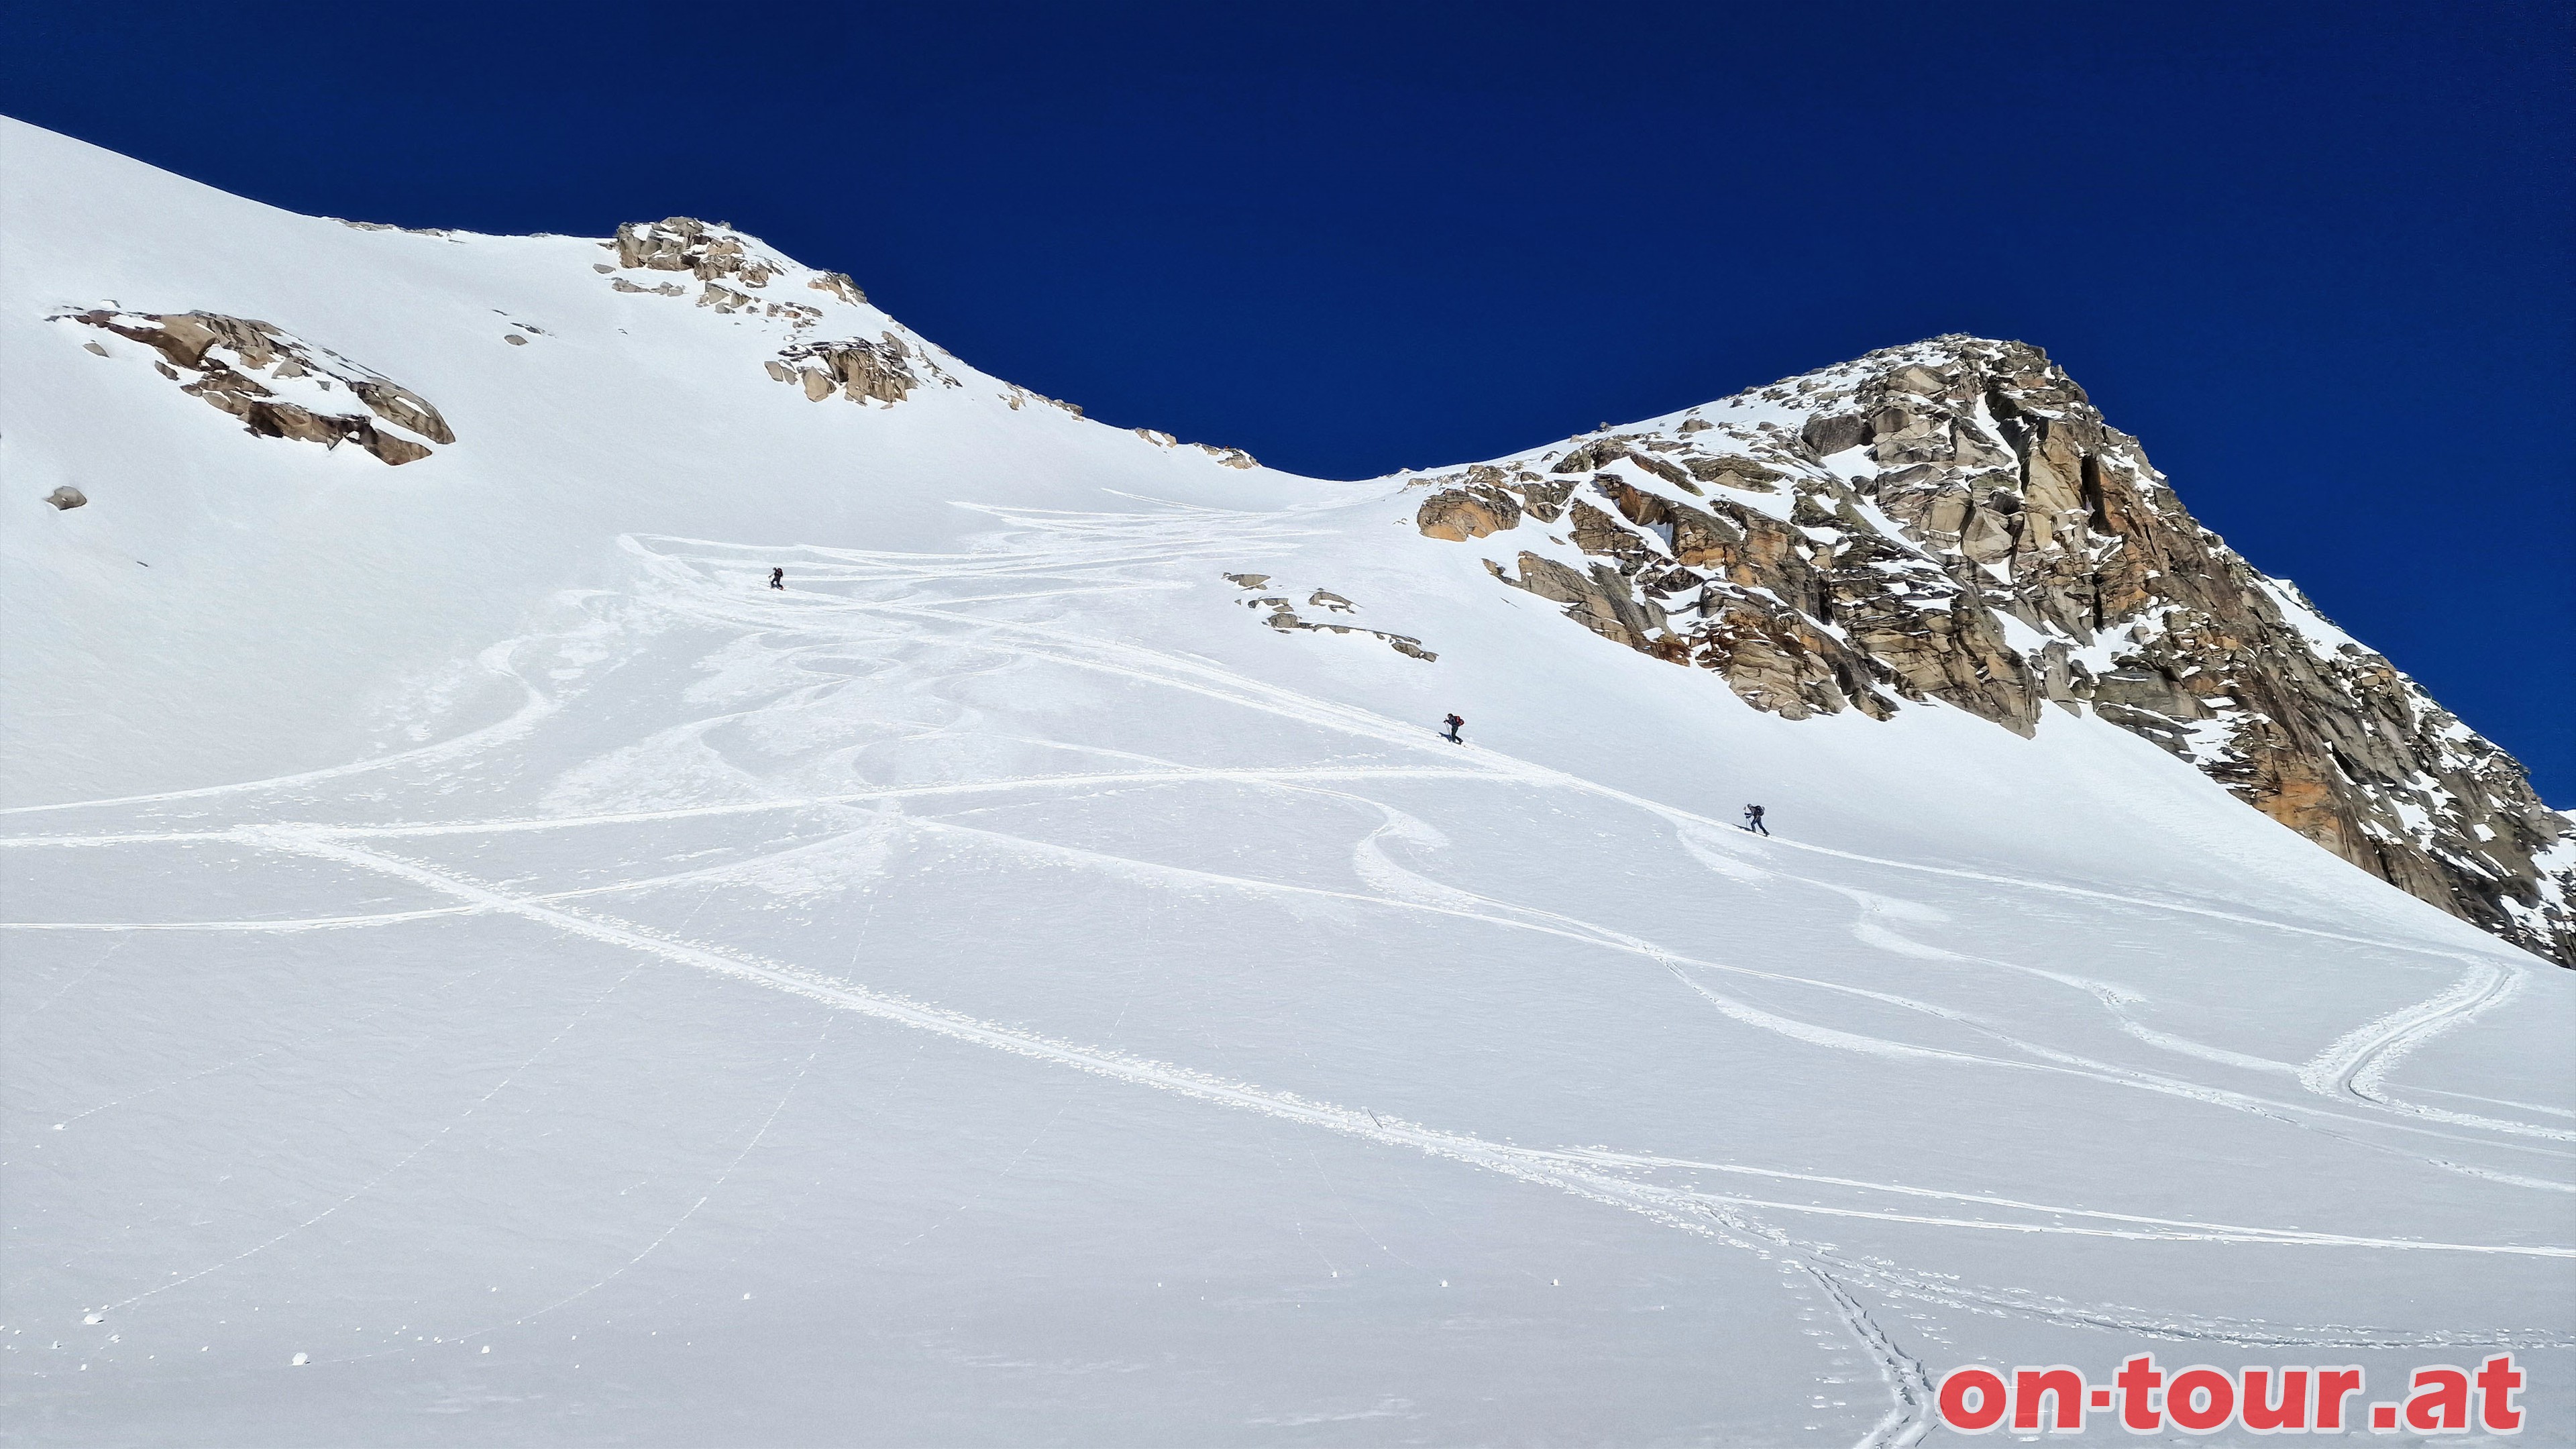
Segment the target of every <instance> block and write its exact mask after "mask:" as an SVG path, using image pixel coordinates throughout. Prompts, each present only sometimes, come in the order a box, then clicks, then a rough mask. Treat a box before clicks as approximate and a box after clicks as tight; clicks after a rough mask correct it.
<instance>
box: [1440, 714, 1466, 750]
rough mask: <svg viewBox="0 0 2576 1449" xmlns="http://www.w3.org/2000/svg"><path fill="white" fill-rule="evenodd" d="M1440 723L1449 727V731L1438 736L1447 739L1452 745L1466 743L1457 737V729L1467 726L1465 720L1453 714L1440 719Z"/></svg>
mask: <svg viewBox="0 0 2576 1449" xmlns="http://www.w3.org/2000/svg"><path fill="white" fill-rule="evenodd" d="M1441 723H1442V724H1445V725H1447V726H1448V727H1449V733H1447V734H1445V735H1442V736H1441V737H1440V738H1442V739H1444V740H1447V741H1448V742H1449V743H1451V744H1453V745H1463V744H1465V743H1467V742H1466V741H1465V740H1463V739H1460V738H1459V737H1458V731H1460V730H1462V729H1465V728H1466V727H1467V722H1466V721H1465V720H1463V719H1460V718H1459V717H1458V716H1456V715H1454V714H1453V715H1451V716H1449V717H1448V718H1447V719H1444V720H1442V721H1441Z"/></svg>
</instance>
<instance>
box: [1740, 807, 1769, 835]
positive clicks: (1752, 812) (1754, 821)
mask: <svg viewBox="0 0 2576 1449" xmlns="http://www.w3.org/2000/svg"><path fill="white" fill-rule="evenodd" d="M1743 828H1744V829H1746V830H1750V831H1753V832H1754V833H1755V834H1757V835H1768V834H1770V833H1771V827H1770V826H1768V825H1765V824H1763V823H1762V807H1761V806H1759V805H1747V806H1745V807H1744V826H1743Z"/></svg>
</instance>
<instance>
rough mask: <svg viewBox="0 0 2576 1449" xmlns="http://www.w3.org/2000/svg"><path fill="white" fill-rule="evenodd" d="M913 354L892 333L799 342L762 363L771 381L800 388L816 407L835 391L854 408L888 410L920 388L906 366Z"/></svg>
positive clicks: (918, 381)
mask: <svg viewBox="0 0 2576 1449" xmlns="http://www.w3.org/2000/svg"><path fill="white" fill-rule="evenodd" d="M912 360H913V351H912V349H911V348H909V347H907V346H905V345H904V341H903V339H902V338H900V337H897V336H895V335H894V334H893V333H892V332H886V333H882V334H880V336H879V340H877V341H875V342H870V341H867V340H865V339H864V338H850V339H847V340H844V341H840V342H800V343H796V344H793V345H791V346H788V347H786V348H784V349H782V350H781V351H780V352H779V354H778V356H777V358H776V359H774V360H772V361H770V362H768V363H766V364H764V366H765V367H766V368H767V369H768V372H769V375H770V377H771V378H772V379H774V380H776V381H779V382H797V383H801V384H802V385H803V387H804V389H805V396H806V398H807V399H808V400H810V401H813V402H821V401H822V400H824V399H825V398H828V397H830V396H831V395H832V394H833V393H834V392H836V391H837V392H839V393H840V394H841V396H843V397H846V398H848V399H849V400H850V401H852V402H854V403H864V402H869V401H872V400H873V401H875V402H879V403H883V404H884V405H886V406H887V407H892V406H894V405H895V404H896V403H899V402H901V401H903V400H904V399H905V398H907V397H909V396H911V395H912V390H913V389H914V388H916V387H919V386H921V379H920V378H919V377H917V376H915V375H914V374H913V371H912V368H911V366H910V363H911V362H912Z"/></svg>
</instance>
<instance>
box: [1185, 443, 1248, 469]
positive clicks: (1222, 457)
mask: <svg viewBox="0 0 2576 1449" xmlns="http://www.w3.org/2000/svg"><path fill="white" fill-rule="evenodd" d="M1190 446H1191V447H1193V448H1196V449H1198V450H1199V451H1200V452H1202V453H1205V454H1207V455H1208V456H1209V457H1211V458H1214V459H1216V460H1217V461H1218V462H1219V463H1222V464H1224V465H1225V466H1226V467H1229V468H1258V467H1260V466H1261V464H1260V462H1259V461H1258V460H1256V459H1255V458H1254V457H1253V456H1252V455H1251V454H1250V453H1247V452H1245V451H1243V450H1242V449H1241V448H1220V447H1218V446H1217V445H1216V444H1214V443H1192V444H1191V445H1190Z"/></svg>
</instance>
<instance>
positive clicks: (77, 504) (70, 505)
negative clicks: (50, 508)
mask: <svg viewBox="0 0 2576 1449" xmlns="http://www.w3.org/2000/svg"><path fill="white" fill-rule="evenodd" d="M45 501H46V502H47V503H50V504H52V505H54V506H55V507H56V508H59V509H61V510H62V511H64V512H66V513H68V512H70V511H71V510H73V509H75V508H86V507H88V506H89V495H88V494H86V493H83V492H82V491H80V490H79V489H77V488H74V487H73V486H72V485H70V484H69V483H66V484H64V485H63V486H61V487H60V488H57V489H55V490H54V491H53V492H51V493H48V494H46V495H45Z"/></svg>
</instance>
